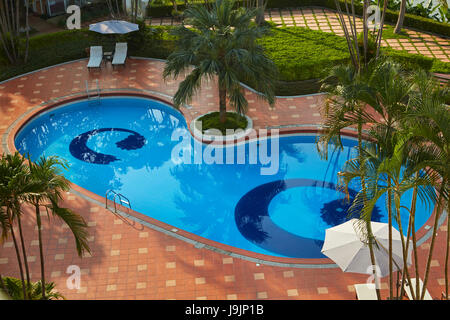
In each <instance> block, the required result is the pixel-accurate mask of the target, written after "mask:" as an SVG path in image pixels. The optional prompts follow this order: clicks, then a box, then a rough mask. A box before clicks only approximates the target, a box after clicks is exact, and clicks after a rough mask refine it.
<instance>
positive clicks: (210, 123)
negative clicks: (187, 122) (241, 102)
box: [198, 112, 248, 134]
mask: <svg viewBox="0 0 450 320" xmlns="http://www.w3.org/2000/svg"><path fill="white" fill-rule="evenodd" d="M198 120H199V121H201V122H202V130H203V133H205V131H207V130H210V129H218V130H220V131H221V132H222V134H226V129H233V130H237V129H245V128H247V125H248V121H247V118H246V117H244V116H241V115H239V114H238V113H235V112H227V113H226V121H225V122H223V123H222V122H220V119H219V112H211V113H208V114H205V115H204V116H202V117H200V118H199V119H198Z"/></svg>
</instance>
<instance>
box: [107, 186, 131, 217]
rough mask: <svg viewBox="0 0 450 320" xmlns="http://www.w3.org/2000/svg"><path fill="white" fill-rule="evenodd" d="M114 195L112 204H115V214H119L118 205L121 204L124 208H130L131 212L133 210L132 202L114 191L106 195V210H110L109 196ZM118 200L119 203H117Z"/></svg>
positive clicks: (110, 190) (109, 191)
mask: <svg viewBox="0 0 450 320" xmlns="http://www.w3.org/2000/svg"><path fill="white" fill-rule="evenodd" d="M110 195H112V196H113V197H112V202H113V203H114V213H117V206H116V203H119V204H120V205H122V206H124V207H128V209H129V210H132V209H131V202H130V200H129V199H128V198H127V197H125V196H124V195H123V194H121V193H118V192H115V191H114V190H112V189H109V190H108V191H106V195H105V208H106V209H108V196H110ZM116 199H117V200H118V201H116Z"/></svg>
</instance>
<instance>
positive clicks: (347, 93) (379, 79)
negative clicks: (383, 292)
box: [318, 58, 413, 298]
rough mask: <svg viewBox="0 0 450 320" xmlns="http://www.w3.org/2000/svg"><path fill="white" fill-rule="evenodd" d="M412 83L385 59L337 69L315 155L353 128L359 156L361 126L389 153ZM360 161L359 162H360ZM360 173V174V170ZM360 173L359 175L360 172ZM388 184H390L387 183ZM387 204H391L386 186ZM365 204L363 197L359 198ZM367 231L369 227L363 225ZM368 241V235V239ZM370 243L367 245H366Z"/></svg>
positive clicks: (327, 86)
mask: <svg viewBox="0 0 450 320" xmlns="http://www.w3.org/2000/svg"><path fill="white" fill-rule="evenodd" d="M412 87H413V86H412V83H411V81H409V78H408V77H407V76H406V74H405V72H404V71H403V70H402V68H401V66H400V65H398V64H396V63H393V62H392V61H389V60H386V59H383V60H382V59H381V58H379V59H377V60H372V61H371V62H370V63H368V64H367V66H366V68H365V69H364V70H360V69H357V68H355V66H353V65H350V66H337V67H335V68H333V69H332V71H331V73H330V75H329V77H328V78H327V79H325V81H324V85H323V87H322V88H323V89H324V90H326V91H327V92H328V93H329V97H328V99H327V102H326V104H325V106H324V108H323V109H322V112H323V115H324V118H325V121H324V129H323V134H322V135H321V136H320V138H319V141H318V147H319V152H321V153H322V154H323V155H324V156H325V157H326V152H327V150H328V143H329V142H334V144H335V145H336V146H337V147H341V139H340V135H341V131H342V130H343V129H345V128H348V127H352V126H357V130H358V153H359V155H360V156H361V157H363V154H364V152H363V142H362V140H363V131H362V129H363V126H364V125H369V126H371V127H372V134H371V137H370V139H372V140H373V141H375V142H376V143H377V145H378V147H379V148H380V152H382V153H383V154H384V155H385V156H390V155H391V154H392V152H393V145H392V142H391V139H390V137H391V135H392V134H393V133H394V132H395V130H396V128H397V127H399V124H400V120H401V119H402V117H403V112H404V111H405V110H406V109H407V98H408V95H409V93H410V92H411V90H412ZM363 162H364V160H363V158H361V159H359V163H363ZM363 172H364V171H363ZM363 172H362V173H363ZM360 178H361V185H362V190H363V191H364V190H365V182H364V175H362V176H360ZM388 183H390V181H389V180H388ZM387 190H388V194H387V198H388V200H387V201H388V202H389V203H391V202H392V194H391V189H390V188H389V187H388V188H387ZM361 199H362V200H363V201H365V199H367V198H366V197H365V196H361ZM387 209H388V216H389V217H388V221H389V222H388V224H389V252H390V253H391V252H392V234H391V227H392V207H391V206H388V207H387ZM367 227H368V228H370V225H369V224H367ZM368 238H369V239H370V234H369V236H368ZM369 243H370V242H369ZM392 269H393V265H392V259H390V261H389V270H390V273H389V284H390V285H389V288H390V297H391V298H392V297H393V277H392V274H393V272H392Z"/></svg>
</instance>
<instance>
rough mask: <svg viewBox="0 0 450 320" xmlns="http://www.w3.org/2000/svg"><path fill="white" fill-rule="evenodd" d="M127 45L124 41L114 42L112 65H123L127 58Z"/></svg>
mask: <svg viewBox="0 0 450 320" xmlns="http://www.w3.org/2000/svg"><path fill="white" fill-rule="evenodd" d="M127 51H128V46H127V43H126V42H118V43H116V49H115V50H114V57H113V60H112V63H111V64H112V66H113V67H114V66H118V65H125V60H126V59H127Z"/></svg>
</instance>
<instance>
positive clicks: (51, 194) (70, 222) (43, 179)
mask: <svg viewBox="0 0 450 320" xmlns="http://www.w3.org/2000/svg"><path fill="white" fill-rule="evenodd" d="M29 166H30V172H31V178H32V179H33V180H34V181H36V182H37V183H40V187H41V188H40V189H39V192H38V193H36V194H32V195H30V196H29V197H28V199H27V201H28V202H29V203H30V204H32V205H33V206H34V208H35V212H36V224H37V227H38V239H39V254H40V260H41V283H46V281H45V269H44V253H43V243H42V224H41V213H40V210H41V208H42V207H43V208H45V210H46V211H47V214H49V211H50V212H51V213H52V214H53V215H54V216H57V217H59V218H60V219H62V220H63V221H64V222H65V223H66V224H67V226H69V228H70V230H71V231H72V234H73V235H74V237H75V244H76V248H77V252H78V255H79V256H82V254H83V252H85V251H87V252H90V249H89V245H88V242H87V237H88V232H87V225H86V222H85V221H84V219H83V218H82V217H81V216H80V215H78V214H76V213H74V212H72V211H71V210H69V209H66V208H62V207H60V206H59V201H60V200H61V199H62V195H63V192H65V191H68V190H69V189H70V182H69V181H68V180H67V179H66V178H64V176H63V175H62V172H61V169H66V168H67V165H66V163H65V162H64V161H62V160H61V159H59V158H58V157H48V158H45V157H41V158H39V159H38V160H37V161H36V162H34V163H33V162H31V161H30V160H29ZM45 288H46V286H43V289H44V290H42V299H46V296H45V293H46V292H45V291H46V290H45Z"/></svg>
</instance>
